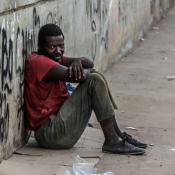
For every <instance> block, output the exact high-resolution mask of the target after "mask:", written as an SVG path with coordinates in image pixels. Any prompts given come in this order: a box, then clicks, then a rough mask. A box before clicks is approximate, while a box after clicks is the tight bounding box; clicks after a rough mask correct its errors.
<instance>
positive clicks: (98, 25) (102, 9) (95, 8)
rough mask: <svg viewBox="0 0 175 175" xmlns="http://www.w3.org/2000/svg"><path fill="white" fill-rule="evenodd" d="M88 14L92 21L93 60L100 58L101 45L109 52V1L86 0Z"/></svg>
mask: <svg viewBox="0 0 175 175" xmlns="http://www.w3.org/2000/svg"><path fill="white" fill-rule="evenodd" d="M86 13H87V16H88V18H89V20H90V26H91V31H92V32H93V40H92V43H91V52H92V58H93V60H94V59H95V57H96V56H98V52H97V51H98V48H99V45H101V46H104V47H103V48H104V49H105V51H107V50H108V34H109V33H108V27H105V26H106V22H107V21H108V18H109V16H108V15H109V0H104V1H101V0H94V1H89V0H86ZM99 36H100V38H99Z"/></svg>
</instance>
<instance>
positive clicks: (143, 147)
mask: <svg viewBox="0 0 175 175" xmlns="http://www.w3.org/2000/svg"><path fill="white" fill-rule="evenodd" d="M134 146H135V145H134ZM135 147H137V148H142V149H146V148H147V146H135Z"/></svg>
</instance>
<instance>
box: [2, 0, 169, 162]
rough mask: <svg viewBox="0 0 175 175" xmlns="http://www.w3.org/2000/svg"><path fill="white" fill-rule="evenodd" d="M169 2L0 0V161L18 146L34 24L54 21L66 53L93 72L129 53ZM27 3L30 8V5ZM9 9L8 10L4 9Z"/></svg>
mask: <svg viewBox="0 0 175 175" xmlns="http://www.w3.org/2000/svg"><path fill="white" fill-rule="evenodd" d="M170 2H172V0H146V1H143V0H132V1H131V0H50V1H46V0H16V1H14V0H1V1H0V159H2V157H4V158H8V157H9V156H10V155H11V153H12V152H13V151H14V150H16V149H17V148H18V147H19V146H20V145H21V144H22V140H24V139H23V137H25V134H26V132H25V131H24V124H23V85H24V82H23V80H24V79H23V75H24V69H25V68H24V62H25V59H26V57H27V54H28V53H29V52H31V51H32V50H36V49H37V44H36V43H37V34H38V30H39V28H40V26H42V25H43V24H46V23H51V22H52V23H57V24H58V25H60V26H61V27H62V29H63V32H64V34H65V43H66V54H67V55H72V56H88V57H89V58H90V59H92V60H94V63H95V66H96V68H97V69H99V70H102V71H103V70H105V69H106V67H107V66H108V65H109V64H111V63H112V62H113V61H114V60H115V59H119V57H121V56H122V55H123V54H125V53H126V52H127V51H128V50H130V49H131V48H132V47H133V45H134V43H135V42H136V41H138V40H139V39H140V38H142V37H143V34H144V33H145V32H146V31H147V30H148V29H149V27H150V25H151V24H152V22H153V19H155V20H158V19H160V17H161V14H162V13H163V11H164V10H166V9H167V8H168V7H169V6H170ZM32 4H33V5H32ZM9 9H12V10H11V11H8V10H9Z"/></svg>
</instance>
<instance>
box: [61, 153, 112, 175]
mask: <svg viewBox="0 0 175 175" xmlns="http://www.w3.org/2000/svg"><path fill="white" fill-rule="evenodd" d="M64 175H114V174H113V173H112V172H105V173H102V174H100V173H97V169H96V168H95V164H94V163H90V162H87V161H86V160H84V159H82V158H80V156H76V158H75V163H73V166H72V168H71V169H69V170H66V171H65V173H64Z"/></svg>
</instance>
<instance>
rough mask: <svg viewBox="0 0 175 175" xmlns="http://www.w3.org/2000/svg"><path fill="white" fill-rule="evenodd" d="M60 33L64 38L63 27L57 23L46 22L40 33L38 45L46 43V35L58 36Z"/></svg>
mask: <svg viewBox="0 0 175 175" xmlns="http://www.w3.org/2000/svg"><path fill="white" fill-rule="evenodd" d="M58 35H62V36H63V38H64V35H63V32H62V30H61V28H60V27H59V26H57V25H56V24H46V25H44V26H42V27H41V28H40V30H39V34H38V47H41V46H43V45H44V44H45V37H46V36H58Z"/></svg>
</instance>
